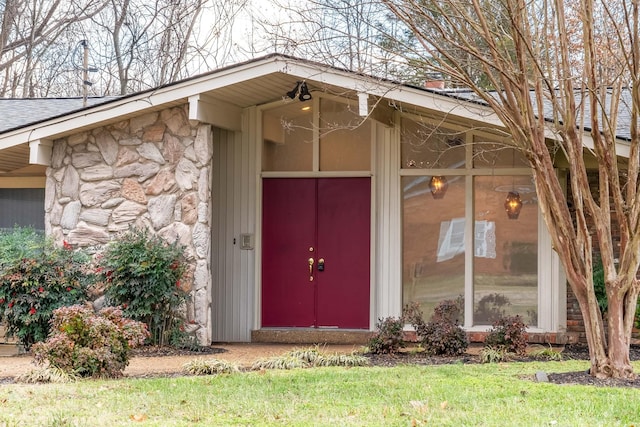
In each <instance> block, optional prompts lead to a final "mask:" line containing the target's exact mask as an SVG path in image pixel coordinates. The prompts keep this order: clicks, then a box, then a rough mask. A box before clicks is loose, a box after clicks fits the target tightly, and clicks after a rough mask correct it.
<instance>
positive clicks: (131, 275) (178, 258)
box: [99, 229, 188, 345]
mask: <svg viewBox="0 0 640 427" xmlns="http://www.w3.org/2000/svg"><path fill="white" fill-rule="evenodd" d="M99 264H100V265H99V269H100V271H101V273H102V274H103V275H104V280H105V282H106V289H105V296H106V299H107V304H110V305H117V306H121V307H123V311H124V314H125V315H126V316H127V317H130V318H132V319H135V320H138V321H141V322H144V323H146V324H147V325H148V327H149V332H150V333H151V336H150V343H151V344H157V345H166V344H169V340H170V337H172V336H173V337H176V336H181V334H180V333H179V332H178V333H177V332H176V331H180V328H181V327H182V326H183V323H184V319H183V317H182V316H181V315H180V314H179V311H178V310H179V309H180V308H181V307H183V306H184V304H185V303H186V301H187V297H188V294H187V293H186V292H185V291H184V290H183V288H182V287H181V284H180V280H182V279H183V276H184V273H185V271H186V264H185V259H184V255H183V248H182V247H180V246H178V244H177V243H173V244H168V243H167V242H165V241H164V240H162V239H161V238H160V237H159V236H156V235H152V234H150V233H149V232H148V231H147V230H144V229H130V230H129V231H128V232H127V233H125V234H124V235H123V236H122V237H121V238H120V239H118V240H114V241H113V242H111V243H110V244H109V245H108V246H107V248H106V250H105V252H104V254H103V256H102V259H101V260H100V261H99Z"/></svg>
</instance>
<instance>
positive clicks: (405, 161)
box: [400, 118, 465, 169]
mask: <svg viewBox="0 0 640 427" xmlns="http://www.w3.org/2000/svg"><path fill="white" fill-rule="evenodd" d="M400 155H401V157H402V168H409V169H411V168H418V169H429V168H431V169H435V168H452V169H457V168H464V160H465V148H464V134H463V133H460V132H456V131H452V130H448V129H444V128H442V127H434V126H432V125H430V124H427V123H418V122H416V121H414V120H410V119H407V118H403V119H402V134H401V145H400Z"/></svg>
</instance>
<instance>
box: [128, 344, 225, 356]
mask: <svg viewBox="0 0 640 427" xmlns="http://www.w3.org/2000/svg"><path fill="white" fill-rule="evenodd" d="M225 351H227V350H225V349H224V348H218V347H213V346H202V347H193V348H176V347H169V346H153V345H149V346H143V347H136V348H134V349H132V350H131V355H132V356H135V357H166V356H197V355H201V354H220V353H224V352H225Z"/></svg>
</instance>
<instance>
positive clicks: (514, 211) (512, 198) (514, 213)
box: [504, 191, 522, 219]
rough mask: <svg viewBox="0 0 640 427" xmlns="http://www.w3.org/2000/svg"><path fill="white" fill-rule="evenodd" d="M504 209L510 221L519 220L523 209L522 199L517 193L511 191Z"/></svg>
mask: <svg viewBox="0 0 640 427" xmlns="http://www.w3.org/2000/svg"><path fill="white" fill-rule="evenodd" d="M504 209H505V210H506V211H507V216H508V217H509V219H518V216H519V215H520V210H521V209H522V199H521V198H520V193H518V192H517V191H509V194H507V199H506V200H505V201H504Z"/></svg>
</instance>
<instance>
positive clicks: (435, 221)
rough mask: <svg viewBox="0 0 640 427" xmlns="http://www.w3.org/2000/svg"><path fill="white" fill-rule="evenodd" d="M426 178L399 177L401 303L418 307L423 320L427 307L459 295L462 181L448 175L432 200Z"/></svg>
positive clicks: (429, 311) (461, 278)
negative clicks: (444, 187)
mask: <svg viewBox="0 0 640 427" xmlns="http://www.w3.org/2000/svg"><path fill="white" fill-rule="evenodd" d="M430 178H431V177H429V176H420V177H403V178H402V195H403V198H402V201H403V206H402V208H403V236H402V237H403V273H402V276H403V304H407V303H409V302H418V303H419V304H420V308H421V309H422V311H423V313H424V317H425V319H427V320H428V319H429V318H430V317H431V315H432V313H433V308H434V307H435V306H436V305H437V304H438V303H439V302H440V301H443V300H446V299H456V298H457V297H458V296H460V295H463V294H464V257H465V255H464V241H465V235H464V232H465V221H464V212H465V209H464V200H465V185H464V177H461V176H448V177H447V182H448V187H447V191H446V193H445V195H444V196H443V197H442V198H441V199H434V198H433V197H432V195H431V190H430V188H429V180H430Z"/></svg>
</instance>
